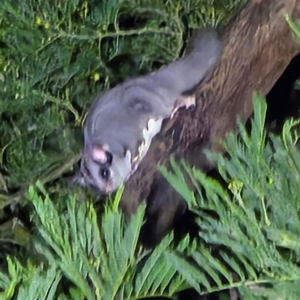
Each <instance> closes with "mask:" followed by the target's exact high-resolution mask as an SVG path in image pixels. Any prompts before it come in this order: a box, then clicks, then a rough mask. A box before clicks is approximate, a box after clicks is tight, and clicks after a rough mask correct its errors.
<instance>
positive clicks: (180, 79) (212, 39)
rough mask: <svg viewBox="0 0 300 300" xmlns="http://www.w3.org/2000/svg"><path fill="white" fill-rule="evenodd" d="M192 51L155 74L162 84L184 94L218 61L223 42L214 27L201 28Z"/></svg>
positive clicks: (195, 37) (194, 38)
mask: <svg viewBox="0 0 300 300" xmlns="http://www.w3.org/2000/svg"><path fill="white" fill-rule="evenodd" d="M192 43H193V44H192V45H193V46H192V51H191V52H190V53H189V54H187V55H185V56H183V57H182V58H181V59H179V60H177V61H175V62H173V63H171V64H170V65H168V66H166V67H164V68H162V69H160V70H158V71H157V72H156V74H153V75H154V76H155V77H156V79H157V80H158V81H159V82H160V84H161V85H166V86H168V87H172V89H173V92H175V93H178V94H182V93H183V92H185V91H187V90H191V89H192V88H193V87H195V86H196V85H197V84H198V83H200V82H201V80H202V79H203V78H204V76H205V74H206V73H207V72H208V71H209V70H211V69H212V68H213V67H214V66H215V65H216V63H217V62H218V60H219V58H220V55H221V52H222V48H223V45H222V42H221V40H220V39H219V38H218V35H217V32H216V31H215V30H214V29H212V28H205V29H200V30H198V31H197V33H196V34H195V35H194V37H193V42H192Z"/></svg>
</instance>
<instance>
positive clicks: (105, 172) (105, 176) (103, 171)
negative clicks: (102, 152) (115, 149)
mask: <svg viewBox="0 0 300 300" xmlns="http://www.w3.org/2000/svg"><path fill="white" fill-rule="evenodd" d="M109 175H110V172H109V169H108V168H101V169H100V176H101V177H102V178H103V179H105V180H107V179H108V178H109Z"/></svg>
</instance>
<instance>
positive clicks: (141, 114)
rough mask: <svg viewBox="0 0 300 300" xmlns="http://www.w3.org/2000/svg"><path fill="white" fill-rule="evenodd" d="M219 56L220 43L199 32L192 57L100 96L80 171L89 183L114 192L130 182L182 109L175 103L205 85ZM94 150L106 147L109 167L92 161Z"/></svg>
mask: <svg viewBox="0 0 300 300" xmlns="http://www.w3.org/2000/svg"><path fill="white" fill-rule="evenodd" d="M221 51H222V44H221V42H220V40H219V39H218V37H217V34H216V32H215V31H214V30H213V29H204V30H199V31H198V34H197V35H196V36H195V38H194V43H193V49H192V51H191V53H190V54H188V55H186V56H184V57H182V58H181V59H179V60H178V61H175V62H173V63H171V64H169V65H168V66H165V67H163V68H161V69H159V70H158V71H156V72H153V73H151V74H149V75H146V76H143V77H139V78H133V79H130V80H127V81H125V82H124V83H121V84H119V85H117V86H116V87H115V88H113V89H110V90H108V91H106V92H105V93H103V94H101V95H100V96H99V97H97V98H96V99H95V100H94V102H93V104H92V106H91V108H90V110H89V113H88V117H87V120H86V124H85V127H84V150H83V156H82V165H81V172H82V174H83V176H84V182H85V184H87V185H92V186H94V187H96V188H97V189H98V190H99V191H101V192H104V193H111V192H113V191H115V190H116V189H117V188H118V187H119V186H120V185H121V184H122V183H123V182H125V181H126V180H128V178H129V177H130V176H131V175H132V174H133V173H134V172H135V170H136V169H137V167H138V165H139V163H140V162H141V160H142V158H143V157H144V156H145V154H146V153H147V151H148V149H149V147H150V144H151V140H152V138H153V137H154V136H155V135H156V134H157V133H158V132H159V131H160V129H161V123H162V121H163V119H166V118H169V117H171V116H172V112H173V111H174V109H175V108H176V105H177V107H178V104H177V103H176V100H177V99H179V98H180V96H181V95H182V94H183V93H184V92H186V91H188V90H191V89H192V88H194V87H195V86H196V85H197V84H198V83H200V82H201V80H202V79H203V77H204V76H205V74H206V73H207V72H208V71H209V70H211V69H212V68H213V67H214V66H215V64H216V63H217V61H218V59H219V57H220V54H221ZM143 142H144V143H143ZM142 143H143V144H142ZM93 145H98V146H101V147H102V146H103V145H106V146H108V148H109V150H108V151H109V152H110V153H111V154H112V155H113V160H112V163H111V164H110V165H108V166H107V165H106V166H105V165H104V164H101V163H100V164H99V162H96V161H95V160H93V158H92V152H93V150H92V149H93ZM105 167H106V168H108V169H109V171H110V173H111V175H110V177H109V179H107V180H104V179H103V178H101V176H100V175H99V171H100V169H101V168H102V170H103V168H105Z"/></svg>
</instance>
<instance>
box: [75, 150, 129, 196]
mask: <svg viewBox="0 0 300 300" xmlns="http://www.w3.org/2000/svg"><path fill="white" fill-rule="evenodd" d="M80 168H81V173H82V175H83V177H84V182H85V184H86V185H90V186H93V187H94V188H96V189H97V190H99V191H100V192H102V193H105V194H110V193H112V192H114V191H115V190H117V189H118V188H119V186H120V185H121V184H122V183H123V182H125V181H127V179H128V178H129V177H130V175H131V174H132V164H131V153H130V151H129V150H127V151H126V152H125V153H124V155H122V156H120V155H117V154H115V153H112V152H110V149H109V147H108V145H103V146H100V145H92V147H91V148H90V150H89V151H86V153H84V154H83V156H82V160H81V167H80Z"/></svg>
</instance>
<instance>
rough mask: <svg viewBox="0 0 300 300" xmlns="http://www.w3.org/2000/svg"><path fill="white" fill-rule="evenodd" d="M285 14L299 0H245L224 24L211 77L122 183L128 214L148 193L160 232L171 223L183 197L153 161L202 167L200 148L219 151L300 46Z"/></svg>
mask: <svg viewBox="0 0 300 300" xmlns="http://www.w3.org/2000/svg"><path fill="white" fill-rule="evenodd" d="M285 14H288V15H289V16H290V17H291V18H292V19H293V20H295V19H297V18H299V17H300V0H252V1H250V0H249V1H248V2H247V4H246V5H245V6H244V8H243V9H242V10H241V11H240V13H239V14H238V16H237V17H236V18H235V19H234V20H233V21H232V22H231V23H230V25H228V26H227V28H225V30H224V32H223V35H222V39H223V43H224V50H223V54H222V57H221V59H220V62H219V64H218V65H217V67H216V68H215V70H214V71H213V74H212V76H210V78H208V79H207V80H206V81H205V82H204V83H202V84H201V85H199V86H198V87H197V89H196V96H197V106H196V108H195V109H193V110H190V111H184V110H183V111H182V112H181V113H179V115H178V116H177V118H175V119H172V120H167V121H166V122H165V123H164V127H163V130H162V132H161V133H160V134H159V135H158V136H157V137H156V138H155V139H154V140H153V143H152V145H151V147H150V150H149V152H148V154H147V156H146V157H145V158H144V160H143V161H142V163H141V165H140V166H139V169H138V171H137V172H136V173H135V174H134V175H133V176H132V178H131V179H130V180H129V181H128V183H127V184H126V187H125V190H124V194H123V198H122V201H121V207H122V209H123V210H124V212H125V213H126V214H127V215H130V214H132V213H134V212H135V210H136V208H137V207H138V205H139V203H140V201H141V200H143V199H150V198H151V199H152V202H151V204H149V205H150V208H149V210H150V212H152V214H155V213H156V214H158V216H157V217H158V220H156V228H157V230H158V231H160V234H161V235H163V234H164V233H165V231H166V230H167V229H168V227H169V226H171V225H172V223H173V219H174V216H175V214H176V212H177V211H178V209H179V208H180V207H184V204H183V203H184V202H183V201H182V199H180V198H179V196H178V195H177V196H175V195H176V194H175V192H174V191H173V190H172V189H170V187H169V186H168V184H167V183H166V182H165V181H164V180H163V179H162V178H161V176H160V175H159V174H158V173H157V165H159V164H167V162H168V159H169V157H170V155H171V154H175V156H176V157H178V158H184V159H185V160H186V161H187V162H188V163H190V164H192V165H196V166H197V167H201V168H203V167H204V165H205V159H204V157H203V156H201V157H200V155H201V149H202V148H203V147H204V146H209V148H211V149H212V150H215V151H218V150H221V149H220V147H219V144H218V139H219V138H221V137H223V136H224V134H225V133H226V132H228V131H231V130H234V129H235V125H236V118H237V116H239V117H240V118H241V120H242V121H243V122H246V121H247V119H248V118H249V117H250V115H251V114H252V112H253V109H252V93H253V91H258V92H259V93H260V94H262V95H266V94H267V93H268V92H269V91H270V89H271V88H272V87H273V85H274V84H275V82H276V81H277V79H278V78H279V77H280V76H281V74H282V73H283V71H284V70H285V68H286V67H287V65H288V64H289V62H290V61H291V60H292V58H293V57H294V56H295V55H296V54H297V53H298V52H299V51H300V46H299V45H298V44H297V43H296V42H295V41H294V39H293V36H292V32H291V29H290V28H289V26H288V24H287V23H286V20H285ZM149 201H150V200H149ZM154 230H155V229H154ZM156 234H159V233H158V232H156Z"/></svg>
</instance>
